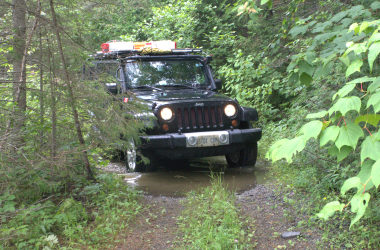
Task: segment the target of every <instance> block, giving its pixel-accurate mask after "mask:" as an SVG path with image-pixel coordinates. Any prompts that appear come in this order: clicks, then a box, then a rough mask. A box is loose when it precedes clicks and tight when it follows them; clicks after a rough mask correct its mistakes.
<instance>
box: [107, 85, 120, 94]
mask: <svg viewBox="0 0 380 250" xmlns="http://www.w3.org/2000/svg"><path fill="white" fill-rule="evenodd" d="M105 85H106V88H107V90H108V92H110V93H111V94H114V95H116V94H118V93H119V90H118V88H117V84H116V83H114V82H111V83H106V84H105Z"/></svg>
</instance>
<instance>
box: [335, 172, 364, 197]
mask: <svg viewBox="0 0 380 250" xmlns="http://www.w3.org/2000/svg"><path fill="white" fill-rule="evenodd" d="M361 186H362V182H361V181H360V178H359V177H357V176H355V177H351V178H349V179H347V180H346V181H345V182H344V183H343V186H342V188H341V189H340V194H341V195H345V194H346V193H347V191H348V190H350V189H352V188H357V189H360V187H361Z"/></svg>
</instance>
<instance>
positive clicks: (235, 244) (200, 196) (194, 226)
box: [178, 176, 254, 249]
mask: <svg viewBox="0 0 380 250" xmlns="http://www.w3.org/2000/svg"><path fill="white" fill-rule="evenodd" d="M183 204H184V206H185V208H184V211H183V212H182V215H181V216H180V217H179V218H178V224H179V228H180V231H181V233H180V234H179V235H180V236H179V237H180V238H181V240H180V241H179V245H180V248H183V249H250V248H252V247H253V246H252V245H251V244H250V240H251V238H252V237H253V233H254V229H253V228H252V227H251V226H248V223H247V224H244V223H243V222H242V218H240V216H239V214H240V212H239V209H238V208H237V207H236V206H235V196H234V194H233V193H231V192H230V191H228V190H226V188H225V187H224V186H223V183H222V179H221V177H220V176H219V177H217V176H213V177H212V183H211V186H209V187H206V188H204V189H203V190H201V191H199V192H190V193H189V194H187V197H186V199H185V200H184V201H183Z"/></svg>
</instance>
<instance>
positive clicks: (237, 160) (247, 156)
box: [226, 142, 257, 168]
mask: <svg viewBox="0 0 380 250" xmlns="http://www.w3.org/2000/svg"><path fill="white" fill-rule="evenodd" d="M256 159H257V142H255V143H254V144H252V145H250V146H249V147H247V148H245V149H243V150H240V151H238V152H234V153H229V154H226V160H227V163H228V166H229V167H230V168H236V167H248V166H255V164H256Z"/></svg>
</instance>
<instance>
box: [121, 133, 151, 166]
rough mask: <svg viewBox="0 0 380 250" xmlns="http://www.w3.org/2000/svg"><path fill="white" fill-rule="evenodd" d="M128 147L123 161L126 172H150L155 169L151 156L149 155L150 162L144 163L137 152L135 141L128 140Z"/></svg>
mask: <svg viewBox="0 0 380 250" xmlns="http://www.w3.org/2000/svg"><path fill="white" fill-rule="evenodd" d="M128 144H129V147H128V149H127V151H126V154H125V156H126V157H125V163H126V167H127V170H128V172H151V171H153V170H154V169H155V166H154V163H153V157H149V160H150V162H149V163H144V162H143V160H142V159H141V156H140V155H139V154H138V152H137V147H136V144H135V141H134V140H133V139H132V140H130V141H129V143H128Z"/></svg>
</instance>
